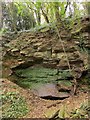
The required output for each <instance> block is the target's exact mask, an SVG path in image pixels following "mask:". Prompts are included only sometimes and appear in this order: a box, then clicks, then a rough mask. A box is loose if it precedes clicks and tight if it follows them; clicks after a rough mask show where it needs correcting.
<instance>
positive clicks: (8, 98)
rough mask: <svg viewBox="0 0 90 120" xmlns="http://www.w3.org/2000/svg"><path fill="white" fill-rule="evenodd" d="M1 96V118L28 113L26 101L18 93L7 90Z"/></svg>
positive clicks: (16, 116)
mask: <svg viewBox="0 0 90 120" xmlns="http://www.w3.org/2000/svg"><path fill="white" fill-rule="evenodd" d="M1 98H2V103H3V104H2V116H3V118H18V117H22V116H25V115H26V114H27V113H28V108H27V105H26V101H25V99H24V98H23V97H21V96H20V95H19V93H16V92H7V93H6V94H3V95H2V96H1Z"/></svg>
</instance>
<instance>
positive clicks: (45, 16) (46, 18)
mask: <svg viewBox="0 0 90 120" xmlns="http://www.w3.org/2000/svg"><path fill="white" fill-rule="evenodd" d="M41 10H42V14H43V16H44V18H45V21H46V22H47V23H49V19H48V16H47V15H46V13H45V12H44V11H43V9H42V8H41Z"/></svg>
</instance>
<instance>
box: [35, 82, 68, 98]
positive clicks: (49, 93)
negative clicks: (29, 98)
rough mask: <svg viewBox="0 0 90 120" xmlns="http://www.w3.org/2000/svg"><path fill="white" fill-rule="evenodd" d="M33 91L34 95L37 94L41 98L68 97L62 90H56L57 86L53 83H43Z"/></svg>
mask: <svg viewBox="0 0 90 120" xmlns="http://www.w3.org/2000/svg"><path fill="white" fill-rule="evenodd" d="M33 93H34V94H35V95H38V96H39V97H41V98H47V99H48V98H50V99H52V98H59V99H63V98H67V97H69V94H68V93H64V92H59V91H58V90H57V87H56V85H55V84H51V83H48V84H44V85H42V86H41V87H39V88H37V89H34V90H33Z"/></svg>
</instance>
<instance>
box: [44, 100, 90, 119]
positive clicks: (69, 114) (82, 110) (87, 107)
mask: <svg viewBox="0 0 90 120" xmlns="http://www.w3.org/2000/svg"><path fill="white" fill-rule="evenodd" d="M89 112H90V104H89V102H88V101H87V100H86V101H85V102H83V103H81V104H80V107H78V108H75V109H72V111H71V110H70V111H69V108H68V106H67V105H65V104H64V105H62V106H61V107H60V109H58V111H57V110H56V111H53V110H48V111H47V112H46V113H45V116H46V117H47V118H52V119H53V116H55V117H54V118H55V120H62V119H65V118H70V119H85V118H88V117H89V116H88V113H89ZM56 113H57V114H56Z"/></svg>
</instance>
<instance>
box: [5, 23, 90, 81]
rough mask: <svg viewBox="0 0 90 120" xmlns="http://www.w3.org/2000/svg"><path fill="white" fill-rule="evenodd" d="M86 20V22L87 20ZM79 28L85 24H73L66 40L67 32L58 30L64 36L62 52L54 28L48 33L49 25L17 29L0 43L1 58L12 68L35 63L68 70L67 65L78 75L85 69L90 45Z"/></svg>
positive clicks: (87, 35) (29, 65)
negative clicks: (39, 28)
mask: <svg viewBox="0 0 90 120" xmlns="http://www.w3.org/2000/svg"><path fill="white" fill-rule="evenodd" d="M87 22H88V24H89V22H90V21H87ZM81 24H82V23H81ZM88 24H87V25H86V26H88ZM82 26H83V27H82ZM83 28H85V25H81V28H80V29H79V28H78V27H77V25H75V27H74V28H73V29H72V31H71V34H72V37H70V38H69V40H68V38H67V36H68V35H67V33H66V32H65V31H64V32H63V31H62V30H61V33H62V32H63V36H64V37H62V43H63V46H64V49H65V52H66V53H65V52H64V51H63V47H62V43H61V41H60V40H59V39H58V37H57V34H56V32H53V33H52V32H51V31H50V30H49V29H47V30H45V31H43V32H35V33H32V32H22V33H18V34H17V38H15V39H14V40H11V41H10V42H9V43H7V44H4V49H5V51H6V52H4V55H3V56H4V58H3V62H4V63H5V62H6V61H8V62H9V64H6V67H7V68H10V69H12V70H14V69H20V68H21V69H25V68H28V67H31V66H34V65H36V64H40V65H41V66H43V67H48V68H57V69H58V70H68V69H69V66H70V68H71V70H74V71H73V73H74V75H75V77H76V78H77V79H79V78H80V77H81V76H82V72H83V71H85V69H87V64H88V56H87V53H86V52H85V51H86V50H87V49H90V45H89V44H88V40H89V37H90V36H89V34H88V31H87V30H86V31H83V30H82V29H83ZM80 31H83V32H82V33H81V34H80V35H81V36H82V38H83V39H82V40H81V38H79V35H78V34H79V33H80ZM64 33H65V34H64ZM5 39H6V38H5ZM3 41H4V40H3ZM84 48H85V51H84ZM82 50H83V52H82ZM3 51H4V50H3ZM68 62H69V63H68ZM58 79H61V78H58ZM72 79H73V77H72Z"/></svg>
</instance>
